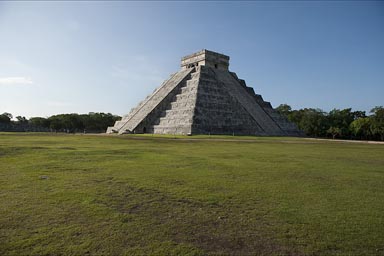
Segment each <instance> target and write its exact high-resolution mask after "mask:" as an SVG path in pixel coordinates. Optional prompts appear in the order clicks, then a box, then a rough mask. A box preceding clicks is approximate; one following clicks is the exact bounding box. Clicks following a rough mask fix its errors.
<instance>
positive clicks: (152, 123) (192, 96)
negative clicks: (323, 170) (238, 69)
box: [107, 50, 302, 136]
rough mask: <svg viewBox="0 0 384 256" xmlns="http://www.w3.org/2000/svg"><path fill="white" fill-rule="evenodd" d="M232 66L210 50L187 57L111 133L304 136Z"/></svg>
mask: <svg viewBox="0 0 384 256" xmlns="http://www.w3.org/2000/svg"><path fill="white" fill-rule="evenodd" d="M228 67H229V56H226V55H223V54H219V53H216V52H212V51H208V50H201V51H199V52H197V53H194V54H191V55H188V56H185V57H183V58H182V59H181V70H180V71H179V72H177V73H175V74H173V75H171V76H170V78H169V79H168V80H166V81H164V82H163V84H162V85H161V86H160V87H159V88H157V89H156V90H155V91H154V92H153V93H152V94H151V95H149V96H148V97H147V98H146V99H145V100H144V101H142V102H141V103H139V105H138V106H137V107H136V108H134V109H132V110H131V112H130V113H129V114H127V115H125V116H124V117H123V118H122V120H121V121H117V122H116V123H115V125H114V126H113V127H109V128H108V130H107V133H119V134H124V133H156V134H184V135H189V134H235V135H265V136H300V135H302V132H301V131H300V130H298V128H297V127H296V126H295V125H294V124H293V123H291V122H289V121H288V120H287V119H286V118H285V117H283V116H281V115H280V114H279V113H278V112H277V111H276V110H274V109H273V108H272V106H271V104H270V103H269V102H267V101H264V100H263V98H262V97H261V95H259V94H255V92H254V90H253V88H251V87H247V86H246V84H245V81H244V80H242V79H239V78H238V77H237V75H236V73H234V72H230V71H229V69H228Z"/></svg>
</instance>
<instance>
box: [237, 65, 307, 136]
mask: <svg viewBox="0 0 384 256" xmlns="http://www.w3.org/2000/svg"><path fill="white" fill-rule="evenodd" d="M231 74H232V76H233V77H234V78H235V79H237V80H238V82H239V83H240V85H241V86H242V87H243V88H244V89H245V90H246V91H247V92H248V93H249V94H250V95H251V96H252V97H253V98H254V100H255V101H256V102H257V104H259V105H260V106H261V107H262V108H263V110H264V111H265V112H266V114H268V115H269V116H270V117H271V118H272V119H273V121H274V122H275V123H276V124H277V125H278V126H279V128H280V129H281V130H282V131H283V135H288V136H305V133H304V132H303V131H301V130H300V129H299V128H298V127H297V126H296V124H294V123H292V122H290V121H289V120H288V119H287V118H286V117H285V116H283V115H281V114H280V113H279V112H277V111H276V110H275V109H274V108H273V107H272V105H271V103H270V102H268V101H264V99H263V97H262V96H261V95H260V94H256V93H255V91H254V89H253V88H252V87H248V86H247V85H246V83H245V81H244V80H243V79H239V78H238V77H237V75H236V73H234V72H231Z"/></svg>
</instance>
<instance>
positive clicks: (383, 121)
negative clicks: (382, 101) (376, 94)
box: [370, 106, 384, 140]
mask: <svg viewBox="0 0 384 256" xmlns="http://www.w3.org/2000/svg"><path fill="white" fill-rule="evenodd" d="M370 112H371V113H373V115H372V116H371V117H370V118H371V129H370V130H371V133H372V135H373V136H374V137H375V138H376V139H380V140H384V108H383V107H382V106H377V107H374V108H373V109H371V111H370Z"/></svg>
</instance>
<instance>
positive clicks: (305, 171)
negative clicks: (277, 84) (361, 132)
mask: <svg viewBox="0 0 384 256" xmlns="http://www.w3.org/2000/svg"><path fill="white" fill-rule="evenodd" d="M383 156H384V145H381V144H367V143H347V142H340V141H337V142H333V141H318V140H309V139H303V138H265V137H264V138H263V137H231V136H229V137H228V136H217V137H216V136H191V137H180V136H178V137H173V136H151V135H146V136H145V135H144V136H134V135H127V136H94V135H52V134H28V133H1V134H0V188H1V190H0V213H1V214H0V255H47V254H51V255H58V254H64V255H87V254H90V255H95V254H98V255H106V254H109V255H124V254H125V255H133V254H141V255H142V254H151V255H180V254H182V255H184V254H186V255H207V254H208V255H209V254H211V255H212V254H213V255H384V204H383V202H384V157H383Z"/></svg>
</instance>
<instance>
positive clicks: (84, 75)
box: [0, 1, 384, 117]
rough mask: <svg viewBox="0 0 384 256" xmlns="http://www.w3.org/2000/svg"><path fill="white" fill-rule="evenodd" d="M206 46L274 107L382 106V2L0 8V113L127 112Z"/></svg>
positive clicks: (72, 3)
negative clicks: (225, 57) (226, 58)
mask: <svg viewBox="0 0 384 256" xmlns="http://www.w3.org/2000/svg"><path fill="white" fill-rule="evenodd" d="M201 49H209V50H213V51H217V52H220V53H224V54H226V55H229V56H230V57H231V60H230V70H231V71H234V72H236V73H237V75H238V76H239V77H240V78H242V79H245V81H246V82H247V85H248V86H252V87H253V88H254V89H255V91H256V92H257V93H259V94H261V95H263V97H264V99H265V100H268V101H271V103H272V105H273V106H274V107H276V106H278V105H279V104H281V103H287V104H289V105H291V106H292V107H293V108H295V109H298V108H304V107H318V108H321V109H323V110H325V111H329V110H331V109H333V108H347V107H352V108H353V109H354V110H366V111H369V109H371V108H372V107H374V106H377V105H384V100H383V95H384V2H375V1H361V2H360V1H336V2H331V1H310V2H303V1H272V2H265V1H257V2H228V1H226V2H214V1H211V2H173V1H169V2H121V1H116V2H75V1H68V2H48V1H47V2H45V1H43V2H0V95H1V98H0V113H3V112H10V113H12V114H13V115H14V116H17V115H22V116H26V117H32V116H43V117H44V116H50V115H53V114H58V113H88V112H91V111H92V112H111V113H113V114H118V115H123V114H126V113H128V112H129V110H130V108H132V107H134V106H135V105H136V104H137V103H138V102H139V101H141V100H142V99H144V98H145V97H146V96H147V95H148V94H150V93H151V92H152V91H153V90H154V89H155V88H156V87H158V86H159V85H160V84H161V83H162V81H163V80H165V79H167V78H168V77H169V75H170V74H171V73H174V72H176V71H178V70H179V68H180V67H179V66H180V58H181V57H182V56H184V55H188V54H191V53H193V52H196V51H198V50H201Z"/></svg>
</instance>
